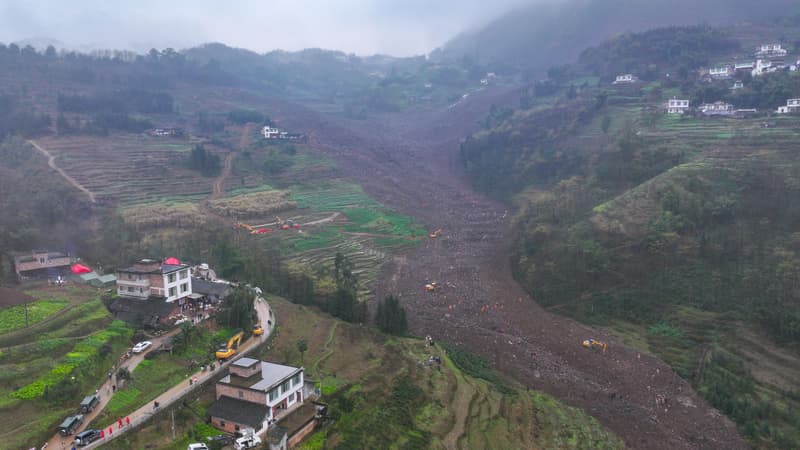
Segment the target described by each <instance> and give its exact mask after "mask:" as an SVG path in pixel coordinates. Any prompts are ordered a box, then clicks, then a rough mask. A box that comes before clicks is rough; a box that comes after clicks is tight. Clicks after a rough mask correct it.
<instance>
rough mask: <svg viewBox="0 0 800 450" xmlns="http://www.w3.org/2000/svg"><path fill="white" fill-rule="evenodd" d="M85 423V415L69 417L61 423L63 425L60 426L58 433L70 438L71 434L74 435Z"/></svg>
mask: <svg viewBox="0 0 800 450" xmlns="http://www.w3.org/2000/svg"><path fill="white" fill-rule="evenodd" d="M82 423H83V415H82V414H78V415H75V416H69V417H67V418H66V419H64V421H63V422H61V425H59V426H58V432H59V433H61V435H62V436H69V435H70V434H72V433H74V432H75V430H77V429H78V427H80V426H81V424H82Z"/></svg>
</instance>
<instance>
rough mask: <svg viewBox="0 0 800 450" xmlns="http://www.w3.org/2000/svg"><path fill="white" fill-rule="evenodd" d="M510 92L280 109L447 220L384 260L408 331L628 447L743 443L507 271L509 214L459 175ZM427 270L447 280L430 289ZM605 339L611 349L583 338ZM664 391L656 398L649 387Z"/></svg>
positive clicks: (392, 196)
mask: <svg viewBox="0 0 800 450" xmlns="http://www.w3.org/2000/svg"><path fill="white" fill-rule="evenodd" d="M517 98H518V95H516V94H515V93H514V92H502V91H501V92H498V91H494V92H485V93H483V94H481V95H476V96H471V97H470V98H469V100H468V101H464V102H461V103H460V104H458V105H457V106H456V107H454V108H450V109H447V110H444V111H438V112H437V111H434V112H425V113H415V114H407V115H389V116H385V117H379V118H374V119H370V120H368V121H346V120H343V119H336V118H331V117H327V116H321V115H319V114H317V113H314V112H311V111H308V110H305V109H303V108H299V107H295V106H290V105H283V106H282V107H280V111H278V113H277V114H276V116H278V117H280V118H281V120H282V123H283V124H285V125H286V126H288V127H289V128H290V129H293V130H297V131H303V132H306V133H307V134H308V135H309V137H310V142H311V144H312V145H313V146H315V147H316V148H317V149H318V150H320V151H322V152H324V153H326V154H327V155H329V156H332V157H334V158H336V160H337V161H338V163H339V165H340V166H341V167H342V168H343V169H344V170H345V171H346V172H347V173H348V174H349V175H350V176H351V177H353V178H355V179H356V180H358V181H359V182H360V183H361V184H362V185H363V186H364V187H365V189H366V190H367V192H369V193H370V194H372V195H374V196H375V197H377V198H378V199H379V200H381V201H382V202H384V203H386V204H388V205H389V206H391V207H394V208H396V209H398V210H400V211H402V212H404V213H407V214H409V215H411V216H413V217H415V218H416V219H417V220H420V221H421V222H423V223H425V224H426V225H427V226H428V227H429V228H430V229H436V228H439V227H442V228H444V233H443V235H442V236H441V237H440V238H438V239H436V240H429V241H427V242H425V243H424V244H422V245H421V246H420V247H419V248H418V249H416V250H414V251H413V252H412V253H411V254H409V255H405V256H401V257H396V258H394V260H393V261H392V262H391V263H389V264H387V265H386V266H385V267H384V272H383V277H382V279H381V281H380V282H379V283H378V285H377V286H375V288H376V292H377V295H378V297H379V298H380V297H382V296H383V295H386V294H389V293H392V294H395V295H398V296H399V297H400V299H401V301H402V303H403V305H404V306H405V308H406V310H407V311H408V313H409V318H410V322H411V323H410V325H411V328H412V331H413V332H415V333H416V334H418V335H425V334H431V335H432V336H434V337H435V338H436V339H438V340H445V341H448V342H452V343H456V344H461V345H464V346H466V347H467V348H469V349H470V350H472V351H474V352H477V353H479V354H482V355H484V356H485V357H487V358H488V359H489V360H491V361H492V362H493V363H494V364H495V365H496V367H498V368H499V369H500V370H501V371H503V372H505V373H507V374H509V375H512V376H513V377H514V378H516V379H517V380H519V381H521V382H522V383H524V384H527V385H528V386H530V387H532V388H535V389H540V390H542V391H545V392H547V393H550V394H552V395H554V396H556V397H557V398H559V399H560V400H562V401H563V402H565V403H567V404H571V405H575V406H579V407H582V408H584V409H585V410H586V411H587V412H588V413H589V414H591V415H592V416H595V417H597V418H598V419H599V420H600V421H601V422H602V423H603V424H604V425H606V426H607V427H609V428H610V429H612V430H613V431H614V432H615V433H617V434H618V435H620V436H621V437H623V438H624V439H625V441H626V443H627V444H628V445H629V446H630V447H632V448H640V449H656V448H660V449H675V448H725V449H730V448H747V447H748V444H747V443H746V442H745V441H744V440H743V439H742V438H741V437H740V436H739V434H738V433H737V431H736V428H735V426H734V424H733V423H732V422H731V421H730V420H728V419H727V418H726V417H724V416H722V415H721V414H720V413H719V412H718V411H716V410H715V409H713V408H711V407H710V406H709V405H708V404H707V403H706V402H705V401H704V400H703V399H702V398H701V397H699V396H698V395H697V394H696V393H695V392H694V390H693V389H692V388H691V386H690V385H689V384H688V383H687V382H686V381H685V380H683V379H682V378H680V377H679V376H678V375H676V374H675V373H674V372H673V371H672V370H671V369H670V368H669V366H667V365H666V364H664V363H663V362H661V361H660V360H658V359H656V358H654V357H651V356H648V355H640V354H639V353H637V352H636V351H634V350H632V349H628V348H626V347H624V346H622V345H621V344H619V343H617V342H615V341H614V340H613V339H610V338H609V337H608V336H607V335H605V334H604V333H602V332H598V331H596V330H593V329H591V328H589V327H586V326H583V325H581V324H578V323H576V322H575V321H573V320H570V319H567V318H564V317H560V316H557V315H554V314H551V313H549V312H547V311H545V310H544V309H543V308H541V307H540V306H539V305H537V304H536V303H535V302H534V301H533V300H532V299H531V298H530V297H529V296H528V295H527V294H526V293H525V292H524V291H523V290H522V289H521V287H520V286H519V285H518V284H517V283H516V282H515V281H514V280H513V278H512V276H511V271H510V264H509V251H508V250H509V247H508V246H509V245H510V235H511V227H510V218H511V215H512V214H511V213H510V212H509V211H508V207H507V206H506V205H504V204H500V203H498V202H495V201H493V200H491V199H489V198H487V197H485V196H483V195H481V194H478V193H476V192H474V191H473V190H472V189H471V188H470V187H469V185H468V183H467V182H466V181H465V180H464V179H463V175H462V171H461V165H460V162H459V157H458V144H459V142H460V140H461V139H463V137H465V136H467V135H469V134H470V133H471V132H473V131H475V130H476V129H477V127H478V125H477V122H478V121H479V120H480V119H482V118H483V117H484V115H485V113H486V111H487V110H488V109H489V107H490V105H491V104H492V103H498V104H502V103H510V102H513V101H515V99H517ZM425 279H430V280H435V281H437V282H438V283H439V285H440V286H443V289H442V290H440V291H438V292H435V293H428V292H425V290H424V288H423V284H424V281H425ZM589 337H596V338H600V339H605V340H608V341H610V343H611V348H610V350H609V352H608V354H605V355H603V354H600V353H595V352H592V351H589V350H587V349H584V348H582V347H581V342H582V340H583V339H586V338H589ZM657 395H663V396H665V397H666V398H667V401H668V403H667V405H666V406H660V407H657V405H656V396H657Z"/></svg>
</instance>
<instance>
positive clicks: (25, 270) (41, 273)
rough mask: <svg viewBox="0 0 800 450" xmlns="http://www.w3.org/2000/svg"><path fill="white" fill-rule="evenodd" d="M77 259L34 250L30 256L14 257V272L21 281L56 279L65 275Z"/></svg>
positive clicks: (57, 253)
mask: <svg viewBox="0 0 800 450" xmlns="http://www.w3.org/2000/svg"><path fill="white" fill-rule="evenodd" d="M75 261H76V259H75V258H73V257H71V256H69V255H66V254H64V253H60V252H49V251H47V250H34V251H32V252H31V253H30V254H27V255H20V256H16V257H14V270H15V271H16V272H17V278H19V279H20V280H25V279H30V278H54V277H56V276H57V275H65V274H67V273H68V272H69V267H70V266H71V265H72V264H73V263H74V262H75Z"/></svg>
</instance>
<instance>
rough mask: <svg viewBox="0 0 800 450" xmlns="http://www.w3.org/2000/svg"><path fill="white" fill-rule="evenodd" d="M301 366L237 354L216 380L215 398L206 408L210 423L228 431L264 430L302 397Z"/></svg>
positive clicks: (302, 380)
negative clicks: (237, 356)
mask: <svg viewBox="0 0 800 450" xmlns="http://www.w3.org/2000/svg"><path fill="white" fill-rule="evenodd" d="M304 372H305V369H303V368H302V367H291V366H284V365H281V364H274V363H270V362H266V361H259V360H257V359H253V358H240V359H238V360H236V361H235V362H233V363H232V364H231V365H230V366H229V372H228V375H226V376H225V377H223V378H222V379H221V380H219V381H218V382H217V385H216V394H217V401H216V402H214V404H213V405H212V406H211V408H209V410H208V414H209V415H210V416H211V423H212V425H214V426H216V427H217V428H220V429H222V430H225V431H228V432H231V433H233V432H236V431H239V430H242V429H245V428H253V429H255V430H263V429H265V428H267V426H268V425H269V424H270V423H272V422H274V421H276V420H277V418H278V417H280V416H281V415H282V412H284V411H285V410H287V409H289V408H291V407H292V406H294V405H296V404H298V403H302V402H303V400H305V395H306V392H305V391H304V384H305V380H304V378H303V377H304Z"/></svg>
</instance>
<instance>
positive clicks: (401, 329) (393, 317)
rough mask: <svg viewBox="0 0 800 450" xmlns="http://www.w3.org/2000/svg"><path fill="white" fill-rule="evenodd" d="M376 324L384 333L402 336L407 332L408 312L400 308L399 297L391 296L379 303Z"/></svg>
mask: <svg viewBox="0 0 800 450" xmlns="http://www.w3.org/2000/svg"><path fill="white" fill-rule="evenodd" d="M375 324H376V325H377V326H378V328H379V329H380V330H381V331H383V332H384V333H388V334H398V335H401V334H404V333H405V332H406V330H407V329H408V323H407V322H406V310H405V308H403V307H402V306H400V302H399V301H398V300H397V297H395V296H393V295H389V296H387V297H386V299H384V300H380V301H378V307H377V311H376V312H375Z"/></svg>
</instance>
